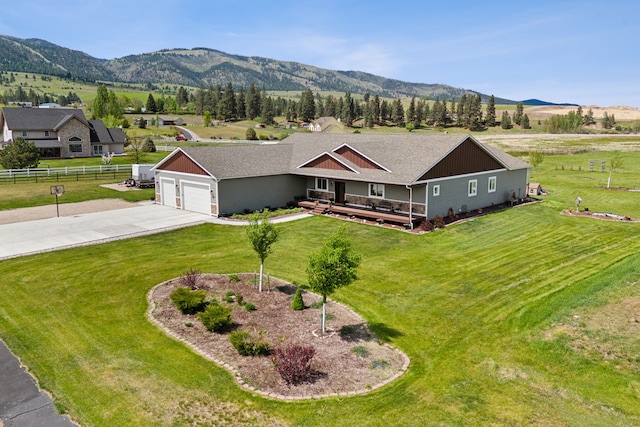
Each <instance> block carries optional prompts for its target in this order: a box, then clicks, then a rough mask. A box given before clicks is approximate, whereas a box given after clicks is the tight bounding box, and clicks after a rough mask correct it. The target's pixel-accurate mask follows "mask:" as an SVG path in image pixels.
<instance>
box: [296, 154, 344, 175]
mask: <svg viewBox="0 0 640 427" xmlns="http://www.w3.org/2000/svg"><path fill="white" fill-rule="evenodd" d="M301 167H303V168H320V169H331V170H344V171H349V172H353V171H352V170H351V169H349V168H348V167H346V166H345V165H343V164H342V163H340V162H339V161H337V160H336V159H334V158H333V157H331V156H330V155H328V154H323V155H322V156H320V157H318V158H317V159H313V160H311V161H310V162H308V163H305V164H304V165H302V166H301Z"/></svg>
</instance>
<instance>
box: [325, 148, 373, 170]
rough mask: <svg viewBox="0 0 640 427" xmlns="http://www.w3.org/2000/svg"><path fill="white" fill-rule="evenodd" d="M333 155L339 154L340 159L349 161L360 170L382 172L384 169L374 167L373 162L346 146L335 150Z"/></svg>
mask: <svg viewBox="0 0 640 427" xmlns="http://www.w3.org/2000/svg"><path fill="white" fill-rule="evenodd" d="M334 153H337V154H340V155H341V156H342V157H344V158H345V159H347V160H349V161H350V162H351V163H353V164H355V165H357V166H359V167H361V168H366V169H379V170H384V168H382V167H380V166H379V165H376V164H375V163H374V162H372V161H371V160H369V159H367V158H366V157H365V156H363V155H362V154H361V153H358V152H357V151H355V150H353V149H352V148H351V147H348V146H346V145H343V146H342V147H340V148H338V149H337V150H335V151H334Z"/></svg>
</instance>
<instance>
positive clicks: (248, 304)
mask: <svg viewBox="0 0 640 427" xmlns="http://www.w3.org/2000/svg"><path fill="white" fill-rule="evenodd" d="M244 309H245V310H247V311H256V305H255V304H254V303H252V302H249V301H247V302H245V303H244Z"/></svg>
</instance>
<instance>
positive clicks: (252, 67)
mask: <svg viewBox="0 0 640 427" xmlns="http://www.w3.org/2000/svg"><path fill="white" fill-rule="evenodd" d="M0 50H1V51H3V52H4V54H3V55H2V56H0V69H2V70H4V71H12V72H27V73H38V74H48V75H56V76H61V77H66V78H73V79H79V80H83V81H91V82H101V81H104V82H118V83H142V84H172V85H182V86H190V87H198V86H200V85H203V86H205V87H207V86H209V85H215V84H220V85H222V86H224V85H225V84H226V83H227V82H232V83H233V84H234V85H235V86H245V87H246V86H249V85H250V84H255V85H256V86H258V87H260V88H265V89H267V90H283V91H303V90H307V89H311V90H312V91H335V92H351V93H357V94H365V93H370V94H374V95H375V94H377V95H380V96H383V97H392V98H395V97H404V96H406V97H410V96H416V97H421V96H426V97H429V98H430V99H435V98H439V99H447V100H449V99H452V98H454V99H456V100H457V99H460V97H461V96H462V95H463V94H476V93H478V94H479V95H480V96H481V98H482V100H483V101H484V102H486V101H487V100H488V99H489V95H487V94H483V93H480V92H477V91H474V90H470V89H463V88H456V87H453V86H450V85H446V84H428V83H410V82H404V81H401V80H396V79H390V78H386V77H383V76H377V75H374V74H371V73H367V72H364V71H355V70H349V71H341V70H329V69H325V68H321V67H316V66H313V65H307V64H302V63H299V62H294V61H280V60H276V59H270V58H263V57H259V56H242V55H234V54H228V53H225V52H222V51H220V50H217V49H212V48H207V47H196V48H191V49H185V48H172V49H162V50H158V51H154V52H148V53H142V54H135V55H127V56H124V57H121V58H115V59H99V58H95V57H92V56H91V55H89V54H87V53H84V52H81V51H77V50H73V49H68V48H65V47H62V46H58V45H56V44H54V43H51V42H48V41H46V40H42V39H37V38H30V39H20V38H17V37H12V36H5V35H0ZM495 101H496V103H497V104H516V103H517V101H514V100H510V99H506V98H497V97H496V98H495ZM536 101H537V100H536ZM541 102H544V101H541ZM549 104H550V103H549ZM536 105H543V104H536ZM550 105H552V104H550Z"/></svg>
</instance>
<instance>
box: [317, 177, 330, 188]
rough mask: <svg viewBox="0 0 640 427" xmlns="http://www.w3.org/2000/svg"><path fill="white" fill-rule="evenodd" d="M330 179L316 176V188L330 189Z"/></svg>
mask: <svg viewBox="0 0 640 427" xmlns="http://www.w3.org/2000/svg"><path fill="white" fill-rule="evenodd" d="M328 189H329V180H328V179H327V178H316V190H325V191H326V190H328Z"/></svg>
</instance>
